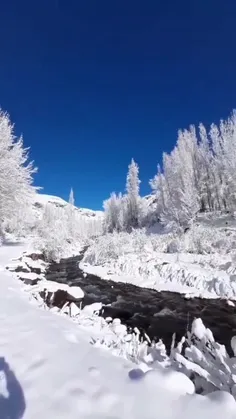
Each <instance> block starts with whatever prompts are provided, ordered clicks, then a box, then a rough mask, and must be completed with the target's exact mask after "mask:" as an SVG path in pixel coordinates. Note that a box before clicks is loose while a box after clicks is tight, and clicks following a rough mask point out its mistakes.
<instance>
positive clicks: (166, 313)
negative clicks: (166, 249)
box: [46, 255, 236, 353]
mask: <svg viewBox="0 0 236 419" xmlns="http://www.w3.org/2000/svg"><path fill="white" fill-rule="evenodd" d="M82 257H83V255H80V256H77V257H74V258H68V259H62V260H61V262H60V263H52V264H51V265H50V266H49V268H48V271H47V274H46V278H47V279H48V280H55V281H57V282H62V283H67V284H69V285H71V286H80V287H81V288H82V290H83V291H84V293H85V297H84V299H83V301H82V306H85V305H87V304H91V303H94V302H102V303H103V309H102V310H101V313H100V314H101V316H103V317H108V316H109V317H112V318H116V317H118V318H120V319H121V321H122V323H124V324H126V325H127V326H129V327H131V328H134V327H138V328H139V329H140V331H141V332H145V333H147V334H148V335H149V337H150V339H155V340H156V339H157V340H158V339H159V338H162V339H163V341H164V343H165V344H166V345H167V347H169V345H170V343H171V339H172V335H173V333H176V335H177V339H179V338H181V337H182V336H183V335H185V334H186V331H187V330H189V329H190V327H191V323H192V320H193V319H194V318H195V317H200V318H201V319H202V320H203V322H204V324H205V325H206V326H207V327H209V328H210V329H211V330H212V332H213V334H214V337H215V339H216V340H217V341H218V342H219V343H223V344H225V345H226V347H227V349H228V351H229V352H230V353H231V347H230V340H231V337H232V336H233V335H234V334H235V335H236V308H235V307H231V306H229V305H228V304H227V302H226V300H223V299H202V298H192V299H186V298H185V297H184V295H181V294H179V293H175V292H168V291H162V292H158V291H155V290H153V289H149V288H141V287H137V286H135V285H132V284H125V283H122V282H114V281H107V280H104V279H101V278H99V277H97V276H95V275H91V274H88V275H87V276H84V273H83V271H82V270H81V269H80V268H79V261H80V260H81V259H82ZM67 300H71V298H70V297H69V296H68V294H67V293H66V292H64V291H58V292H57V293H56V295H55V298H54V301H53V303H52V304H53V305H57V306H59V307H62V306H63V305H64V303H65V302H66V301H67ZM48 303H49V300H48ZM75 303H77V304H78V305H79V304H80V302H78V301H75ZM108 304H109V305H108Z"/></svg>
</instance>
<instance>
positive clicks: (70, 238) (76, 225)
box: [33, 204, 102, 260]
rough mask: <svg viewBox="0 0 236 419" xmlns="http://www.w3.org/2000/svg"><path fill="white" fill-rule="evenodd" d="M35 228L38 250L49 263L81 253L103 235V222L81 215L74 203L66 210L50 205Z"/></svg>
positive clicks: (35, 245) (35, 243)
mask: <svg viewBox="0 0 236 419" xmlns="http://www.w3.org/2000/svg"><path fill="white" fill-rule="evenodd" d="M35 228H36V231H35V238H34V243H33V244H34V247H35V248H36V249H37V250H39V251H41V252H42V253H43V254H44V255H45V257H46V259H47V260H59V259H60V258H62V257H66V256H70V254H74V253H77V254H78V253H79V251H80V250H81V246H84V245H86V244H88V241H89V239H90V238H91V237H94V236H96V235H98V234H99V232H100V233H101V229H102V221H101V220H99V219H95V220H94V219H93V218H92V217H91V219H88V218H87V217H85V216H82V215H80V214H78V213H77V211H76V209H75V207H73V206H72V205H71V204H68V206H67V207H66V208H63V207H56V206H53V205H50V204H47V205H46V206H45V208H44V212H43V214H42V218H41V219H40V220H38V221H37V224H36V226H35Z"/></svg>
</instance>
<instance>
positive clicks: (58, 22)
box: [0, 0, 236, 209]
mask: <svg viewBox="0 0 236 419" xmlns="http://www.w3.org/2000/svg"><path fill="white" fill-rule="evenodd" d="M0 36H1V62H0V105H1V106H2V108H4V109H5V110H7V111H8V112H9V113H10V115H11V118H12V120H13V121H14V122H15V124H16V131H17V133H23V134H24V140H25V144H26V145H27V146H30V147H31V157H32V158H33V159H34V160H35V162H36V165H37V166H38V167H39V173H38V175H37V177H36V183H37V184H38V185H40V186H43V187H44V192H45V193H49V194H55V195H59V196H62V197H64V198H67V197H68V195H69V190H70V187H71V186H73V187H74V191H75V196H76V204H77V205H79V206H85V207H90V208H94V209H99V208H101V205H102V201H103V199H105V198H106V197H108V196H109V194H110V192H112V191H113V190H115V191H123V190H124V186H125V177H126V172H127V166H128V164H129V162H130V160H131V158H132V157H133V158H134V159H135V160H136V161H137V162H138V164H139V165H140V177H141V180H142V184H141V192H142V194H146V193H148V192H149V186H148V180H149V179H150V178H151V177H152V176H153V175H154V174H155V171H156V166H157V163H158V162H160V161H161V157H162V151H170V150H171V149H172V148H173V146H174V144H175V141H176V136H177V130H178V128H185V127H187V126H188V125H189V124H190V123H195V124H198V123H199V122H200V121H202V122H203V123H205V124H209V123H211V122H213V121H216V122H217V121H218V120H219V119H220V118H222V117H223V118H224V117H227V116H228V114H229V113H230V112H231V110H232V109H233V108H234V107H236V52H235V41H236V2H235V0H224V1H223V0H221V1H219V0H214V1H213V0H207V1H206V0H192V1H189V0H188V1H187V0H186V1H185V0H183V1H181V0H179V1H176V0H172V1H168V0H166V1H163V0H162V1H159V0H152V1H149V0H145V1H132V0H126V1H122V0H120V1H115V0H114V1H111V0H109V1H107V0H99V1H98V0H93V1H92V0H86V1H80V0H41V1H40V2H37V1H31V0H21V1H19V0H8V1H6V0H5V1H2V2H1V13H0Z"/></svg>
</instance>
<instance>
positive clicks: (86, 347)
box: [0, 245, 236, 419]
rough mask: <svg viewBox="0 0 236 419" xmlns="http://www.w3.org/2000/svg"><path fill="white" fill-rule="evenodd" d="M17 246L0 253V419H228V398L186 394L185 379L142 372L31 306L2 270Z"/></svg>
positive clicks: (86, 333)
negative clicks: (200, 418) (223, 418)
mask: <svg viewBox="0 0 236 419" xmlns="http://www.w3.org/2000/svg"><path fill="white" fill-rule="evenodd" d="M23 249H25V246H23V247H22V246H20V245H19V246H17V245H13V246H10V245H8V246H3V247H1V248H0V266H1V271H0V287H1V292H0V319H1V331H0V355H1V357H0V418H1V419H9V418H10V419H18V418H29V419H32V418H34V419H37V418H40V419H41V418H44V417H48V418H49V417H50V419H53V418H58V417H60V418H66V419H73V418H76V419H77V418H78V417H80V418H91V419H92V418H93V419H95V418H109V419H111V418H129V419H132V418H140V419H141V418H142V419H143V417H145V418H147V419H148V418H153V419H154V418H155V419H156V418H161V419H170V418H171V419H177V418H178V419H180V418H181V419H184V418H186V419H187V418H189V416H190V415H191V417H192V418H193V419H194V418H198V417H199V415H200V416H201V417H202V418H208V419H209V418H213V417H214V418H221V417H222V416H223V415H224V416H225V415H226V417H227V418H229V419H230V418H233V417H235V414H236V404H235V401H234V399H233V397H232V396H231V395H230V394H229V393H225V392H220V393H219V392H215V393H214V394H210V395H208V396H200V395H193V394H192V393H193V392H194V388H193V384H192V382H191V381H190V380H189V379H188V378H187V377H186V376H185V375H184V374H182V373H179V372H176V371H173V370H171V369H167V370H165V369H162V368H161V367H160V368H157V369H155V370H151V371H147V372H146V373H145V372H143V370H144V367H142V366H139V368H137V366H135V365H134V364H132V363H131V362H130V361H127V360H124V359H122V358H119V357H114V356H112V354H111V353H110V352H109V351H105V350H102V349H98V348H96V347H94V346H92V345H91V344H90V341H91V329H89V328H87V329H86V327H83V328H82V327H80V326H78V324H76V323H74V322H72V321H71V320H70V319H68V318H65V317H63V316H58V315H56V314H54V313H52V312H50V311H45V310H42V309H41V308H39V307H38V306H37V305H36V304H32V303H30V302H29V298H28V294H27V293H24V292H23V291H22V285H21V283H19V282H18V281H17V280H16V278H15V277H14V275H13V276H12V274H11V273H10V272H6V271H5V270H4V266H5V265H6V264H7V263H8V262H10V259H11V258H14V257H17V256H19V255H20V253H22V251H23ZM147 369H148V368H146V370H147Z"/></svg>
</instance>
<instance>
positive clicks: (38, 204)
mask: <svg viewBox="0 0 236 419" xmlns="http://www.w3.org/2000/svg"><path fill="white" fill-rule="evenodd" d="M47 204H49V205H52V206H55V207H59V208H66V207H67V205H68V202H66V201H64V199H62V198H60V197H58V196H53V195H46V194H39V193H38V194H37V195H36V198H35V200H34V201H33V208H34V210H35V211H36V212H40V210H43V209H44V207H45V206H46V205H47ZM75 209H76V211H77V212H78V213H79V214H80V215H83V216H86V217H90V218H91V217H93V218H94V217H102V216H103V212H102V211H93V210H91V209H87V208H77V207H75Z"/></svg>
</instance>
